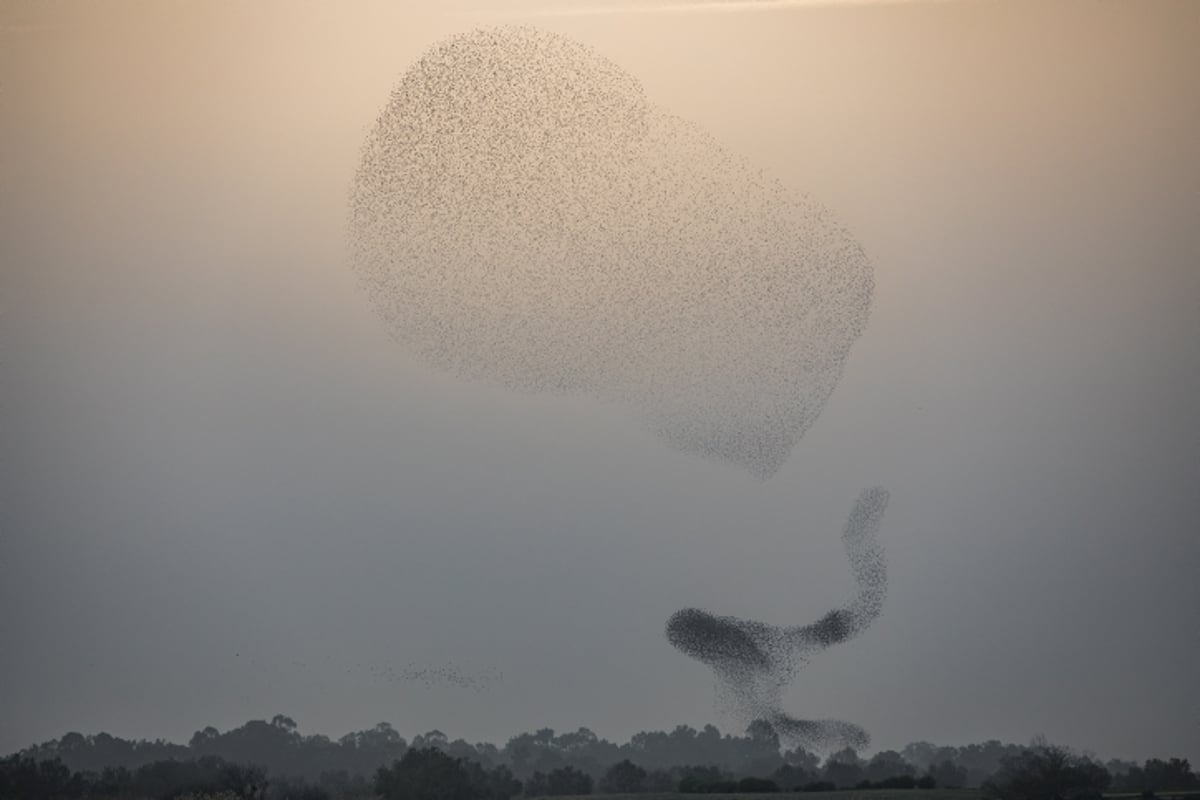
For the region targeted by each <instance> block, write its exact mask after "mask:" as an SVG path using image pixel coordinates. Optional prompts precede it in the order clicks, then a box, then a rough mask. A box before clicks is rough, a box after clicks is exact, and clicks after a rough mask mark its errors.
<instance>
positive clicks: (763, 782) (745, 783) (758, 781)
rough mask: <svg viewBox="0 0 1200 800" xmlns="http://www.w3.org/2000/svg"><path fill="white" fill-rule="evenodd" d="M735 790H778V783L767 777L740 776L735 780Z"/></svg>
mask: <svg viewBox="0 0 1200 800" xmlns="http://www.w3.org/2000/svg"><path fill="white" fill-rule="evenodd" d="M737 790H738V791H739V792H746V793H747V794H761V793H765V792H778V791H779V784H777V783H776V782H775V781H773V780H770V779H769V778H742V779H741V780H740V781H738V782H737Z"/></svg>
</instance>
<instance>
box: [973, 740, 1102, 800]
mask: <svg viewBox="0 0 1200 800" xmlns="http://www.w3.org/2000/svg"><path fill="white" fill-rule="evenodd" d="M1108 783H1109V774H1108V772H1107V771H1106V770H1105V769H1104V767H1103V766H1101V765H1100V764H1097V763H1095V762H1093V761H1091V760H1089V759H1087V758H1082V757H1079V756H1075V755H1073V754H1072V753H1071V751H1070V750H1068V749H1067V748H1065V747H1059V746H1057V745H1052V744H1049V743H1046V742H1044V741H1037V742H1035V743H1034V744H1033V745H1032V746H1030V747H1028V748H1026V749H1024V750H1022V751H1021V752H1020V753H1019V754H1017V755H1012V756H1006V757H1005V758H1004V759H1003V761H1002V762H1001V766H1000V770H999V771H998V772H997V773H996V774H995V775H993V776H992V777H991V778H990V779H989V780H988V781H987V782H985V783H984V785H983V796H984V797H985V798H997V800H1068V799H1069V798H1091V797H1096V798H1099V797H1100V795H1101V793H1102V792H1103V791H1104V790H1105V788H1107V786H1108Z"/></svg>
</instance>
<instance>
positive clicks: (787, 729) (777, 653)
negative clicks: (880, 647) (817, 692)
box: [666, 488, 888, 750]
mask: <svg viewBox="0 0 1200 800" xmlns="http://www.w3.org/2000/svg"><path fill="white" fill-rule="evenodd" d="M887 501H888V493H887V492H886V491H885V490H883V489H880V488H872V489H867V490H865V491H863V492H862V494H860V495H859V497H858V500H857V502H856V503H855V505H854V509H853V511H851V513H850V518H849V519H848V520H847V522H846V528H845V531H844V532H843V534H842V542H843V544H844V545H845V548H846V555H847V557H848V558H849V560H850V571H851V573H852V575H853V576H854V581H855V584H856V585H857V588H858V591H857V592H856V594H855V596H854V598H853V600H851V601H850V602H849V603H848V604H846V605H844V606H842V607H840V608H835V609H833V610H832V611H830V612H829V613H827V614H825V615H824V616H822V617H821V618H820V619H818V620H816V621H815V622H812V623H810V624H808V625H798V626H790V627H778V626H774V625H767V624H765V623H762V622H754V621H750V620H742V619H737V618H735V617H725V616H716V615H713V614H710V613H709V612H707V611H703V610H701V609H697V608H687V609H684V610H682V611H678V612H676V613H675V614H674V615H673V616H672V617H671V619H670V621H669V622H668V623H667V627H666V636H667V640H668V641H669V642H670V643H671V644H672V645H674V646H675V647H676V648H677V649H678V650H679V651H680V652H682V653H684V654H686V655H688V656H690V657H692V658H694V659H696V660H698V661H701V662H703V663H705V664H708V665H709V666H710V667H712V669H713V671H714V672H715V673H716V675H717V681H718V697H719V700H720V702H721V703H722V704H723V705H724V706H725V707H726V708H727V709H728V710H730V711H732V712H734V713H735V714H737V715H739V716H741V717H742V718H743V719H744V720H745V721H753V720H763V721H766V722H768V723H770V724H771V725H772V727H774V729H775V731H776V733H778V734H779V737H780V739H781V740H783V741H786V742H789V743H791V744H793V745H800V746H804V747H807V748H809V749H816V750H829V749H834V748H838V747H854V748H862V747H865V746H866V745H867V744H868V743H869V741H870V739H869V737H868V735H867V732H866V731H865V730H863V729H862V728H861V727H859V726H858V725H855V724H853V723H850V722H842V721H839V720H808V719H799V718H796V717H793V716H791V715H789V714H787V713H786V712H785V711H784V710H783V703H782V701H783V692H784V690H785V689H786V688H787V686H788V685H789V684H790V683H791V681H792V679H793V678H794V677H795V674H796V671H797V669H798V668H799V667H800V666H803V664H805V663H807V661H808V659H809V658H810V657H811V656H813V655H815V654H817V653H819V652H821V651H822V650H825V649H826V648H828V647H831V646H833V645H835V644H839V643H841V642H845V641H847V640H849V639H852V638H853V637H855V636H857V635H858V634H860V633H862V632H863V631H864V630H866V628H867V627H868V626H869V625H870V624H871V623H872V622H873V621H874V620H875V619H877V618H878V617H879V615H880V614H881V613H882V612H883V601H884V597H885V595H886V594H887V563H886V560H885V558H884V553H883V548H882V546H881V545H880V544H879V541H878V537H877V534H878V531H879V525H880V522H881V520H882V518H883V512H884V509H885V508H886V506H887Z"/></svg>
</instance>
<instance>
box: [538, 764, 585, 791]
mask: <svg viewBox="0 0 1200 800" xmlns="http://www.w3.org/2000/svg"><path fill="white" fill-rule="evenodd" d="M591 793H592V777H591V776H590V775H587V774H586V773H584V772H581V771H580V770H577V769H575V768H574V767H559V768H558V769H555V770H551V771H550V774H549V775H547V774H545V773H543V772H535V773H533V777H532V778H530V779H529V780H528V781H526V782H525V794H526V796H528V797H563V796H566V795H576V794H591Z"/></svg>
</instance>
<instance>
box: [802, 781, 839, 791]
mask: <svg viewBox="0 0 1200 800" xmlns="http://www.w3.org/2000/svg"><path fill="white" fill-rule="evenodd" d="M836 789H837V786H836V785H835V784H834V783H833V782H832V781H811V782H809V783H806V784H804V785H803V786H801V787H800V791H802V792H832V791H835V790H836Z"/></svg>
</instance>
